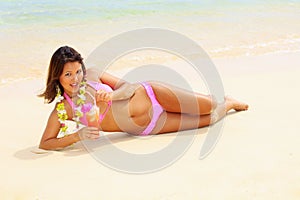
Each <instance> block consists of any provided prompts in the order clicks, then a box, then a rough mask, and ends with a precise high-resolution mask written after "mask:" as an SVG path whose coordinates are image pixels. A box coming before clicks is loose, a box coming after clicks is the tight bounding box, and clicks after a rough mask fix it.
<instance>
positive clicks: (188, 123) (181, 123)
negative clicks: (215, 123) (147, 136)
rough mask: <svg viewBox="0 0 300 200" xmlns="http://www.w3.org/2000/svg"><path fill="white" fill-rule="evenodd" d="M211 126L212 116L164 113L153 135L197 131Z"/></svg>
mask: <svg viewBox="0 0 300 200" xmlns="http://www.w3.org/2000/svg"><path fill="white" fill-rule="evenodd" d="M209 124H210V115H201V116H200V115H189V114H179V113H170V112H164V113H163V114H162V115H161V117H160V118H159V120H158V122H157V125H156V127H155V128H154V130H153V131H152V132H153V133H152V134H161V133H169V132H176V131H181V130H189V129H197V128H200V127H205V126H208V125H209Z"/></svg>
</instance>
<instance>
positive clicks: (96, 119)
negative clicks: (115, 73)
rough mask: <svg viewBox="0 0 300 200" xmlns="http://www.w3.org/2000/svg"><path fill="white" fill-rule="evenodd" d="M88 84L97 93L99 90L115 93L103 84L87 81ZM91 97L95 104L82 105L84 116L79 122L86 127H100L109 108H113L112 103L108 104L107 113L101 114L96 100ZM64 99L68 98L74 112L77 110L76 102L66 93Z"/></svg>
mask: <svg viewBox="0 0 300 200" xmlns="http://www.w3.org/2000/svg"><path fill="white" fill-rule="evenodd" d="M87 84H88V85H89V86H91V87H92V88H94V89H95V90H96V91H98V90H105V91H106V92H112V91H113V89H112V88H111V87H110V86H109V85H106V84H103V83H99V82H94V81H87ZM87 93H88V92H87ZM88 94H89V93H88ZM89 95H90V96H91V98H92V99H93V101H94V103H85V104H84V105H82V107H81V112H82V113H83V116H82V117H80V118H79V120H80V122H81V123H82V124H84V125H85V126H94V127H98V125H99V124H100V123H101V122H102V121H103V119H104V117H105V115H106V113H107V112H108V110H109V108H110V107H111V104H112V102H111V101H109V102H108V103H107V107H106V109H105V111H104V112H103V113H102V114H100V113H99V108H98V107H97V106H96V101H95V98H94V97H93V96H92V95H91V94H89ZM64 97H65V98H66V100H67V102H68V103H69V104H70V105H71V107H72V109H73V110H74V109H75V108H76V106H75V104H74V102H73V101H72V99H71V98H70V97H69V96H68V95H67V94H66V93H64ZM98 113H99V114H98Z"/></svg>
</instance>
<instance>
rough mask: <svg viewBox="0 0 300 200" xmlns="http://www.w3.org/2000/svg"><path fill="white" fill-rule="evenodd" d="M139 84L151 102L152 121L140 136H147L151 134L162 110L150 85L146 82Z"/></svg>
mask: <svg viewBox="0 0 300 200" xmlns="http://www.w3.org/2000/svg"><path fill="white" fill-rule="evenodd" d="M141 84H142V85H143V86H144V88H145V90H146V92H147V95H148V97H149V98H150V100H151V103H152V109H153V115H152V119H151V121H150V123H149V125H148V126H147V128H146V129H145V130H144V131H143V132H142V133H141V134H140V135H149V134H150V133H151V131H152V130H153V129H154V127H155V125H156V122H157V120H158V118H159V116H160V115H161V113H162V112H163V108H162V106H161V105H160V104H159V103H158V101H157V100H156V97H155V94H154V92H153V89H152V87H151V85H150V84H149V83H147V82H142V83H141Z"/></svg>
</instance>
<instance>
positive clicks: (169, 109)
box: [39, 46, 248, 150]
mask: <svg viewBox="0 0 300 200" xmlns="http://www.w3.org/2000/svg"><path fill="white" fill-rule="evenodd" d="M82 60H83V58H82V57H81V55H80V54H79V53H78V52H77V51H75V50H74V49H73V48H71V47H68V46H64V47H60V48H59V49H58V50H56V52H55V53H54V54H53V56H52V58H51V61H50V66H49V71H48V78H47V85H46V89H45V91H44V92H43V93H42V94H40V95H39V96H40V97H44V99H45V101H46V102H47V103H51V102H52V101H53V100H54V99H55V98H56V99H57V103H56V105H55V108H54V109H53V111H52V112H51V114H50V116H49V119H48V123H47V126H46V128H45V131H44V134H43V136H42V138H41V141H40V148H42V149H47V150H55V149H61V148H64V147H67V146H69V145H71V144H73V143H75V142H78V141H80V140H86V139H90V140H93V139H97V138H99V131H106V132H127V133H129V134H133V135H149V134H160V133H168V132H175V131H180V130H188V129H196V128H200V127H205V126H208V125H210V124H213V123H215V122H217V121H218V120H220V119H221V118H222V117H224V116H225V115H226V113H227V112H228V111H229V110H231V109H234V110H236V111H243V110H247V109H248V105H247V104H245V103H242V102H240V101H237V100H235V99H232V98H229V97H225V99H224V102H223V103H222V104H217V103H216V101H215V100H214V98H212V97H211V96H207V95H203V94H198V93H192V92H188V91H185V90H182V89H179V88H177V87H174V86H170V85H167V84H164V83H160V82H153V81H151V82H142V83H135V84H130V83H127V82H126V81H123V80H121V79H119V78H117V77H114V76H112V75H110V74H108V73H105V72H104V73H102V72H99V71H97V70H96V69H86V68H85V66H84V63H83V61H82ZM99 108H100V109H99ZM66 120H72V121H75V122H76V123H77V125H79V124H83V125H85V126H84V127H83V128H80V129H78V131H77V132H75V133H73V134H65V136H64V137H61V138H58V137H57V136H58V134H59V132H62V133H66V132H67V129H68V127H67V125H66Z"/></svg>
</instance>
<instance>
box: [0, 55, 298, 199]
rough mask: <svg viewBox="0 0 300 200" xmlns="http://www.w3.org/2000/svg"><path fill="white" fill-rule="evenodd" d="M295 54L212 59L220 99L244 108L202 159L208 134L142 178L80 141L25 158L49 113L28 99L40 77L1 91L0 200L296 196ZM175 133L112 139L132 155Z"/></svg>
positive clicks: (38, 102)
mask: <svg viewBox="0 0 300 200" xmlns="http://www.w3.org/2000/svg"><path fill="white" fill-rule="evenodd" d="M299 58H300V54H299V53H295V54H292V53H289V54H281V55H280V54H276V55H265V56H256V57H245V58H237V59H217V60H214V62H215V64H216V66H217V68H218V69H219V72H220V74H221V77H222V80H223V83H224V87H225V91H226V93H227V94H230V95H232V96H234V97H236V98H239V99H241V100H243V101H245V102H247V103H249V105H250V110H249V111H247V112H240V113H237V114H232V115H229V116H227V117H226V120H225V124H224V127H223V132H222V136H221V138H220V140H219V142H218V143H217V145H216V147H215V149H214V150H213V151H212V153H211V154H209V156H208V157H206V158H205V159H204V160H199V159H198V157H199V153H200V149H201V146H202V143H203V142H204V141H205V138H206V136H207V134H206V133H205V132H206V131H207V128H204V129H200V130H199V133H198V134H197V135H196V138H195V141H194V142H193V144H192V145H191V147H190V148H189V149H188V151H187V152H186V153H185V154H184V156H183V157H182V158H180V159H179V160H178V161H177V162H175V163H174V164H173V165H171V166H169V167H167V168H165V169H162V170H160V171H158V172H155V173H150V174H142V175H132V174H126V173H121V172H117V171H114V170H112V169H110V168H107V167H105V166H103V165H102V164H100V163H98V162H97V161H96V160H95V159H94V158H93V157H92V156H91V155H90V154H89V153H88V152H87V151H86V150H84V148H82V146H81V145H80V144H77V145H75V147H74V148H72V149H66V150H64V151H52V152H47V153H44V154H34V153H32V152H31V151H32V150H34V149H36V148H37V145H38V143H39V140H40V137H41V134H42V131H43V129H44V127H45V124H46V121H47V118H48V114H49V112H50V110H51V109H52V107H53V105H44V104H43V100H42V99H39V98H37V97H36V96H35V94H36V93H37V91H38V89H40V88H41V87H42V85H43V81H42V80H33V81H23V82H19V83H15V84H12V85H7V86H5V87H1V88H0V96H1V105H2V115H1V130H2V134H1V140H0V157H1V165H0V169H1V170H0V177H1V178H0V196H1V197H0V198H1V199H42V200H46V199H55V200H59V199H62V200H65V199H89V200H92V199H172V200H173V199H200V198H201V199H230V200H232V199H299V198H300V184H299V180H300V170H299V166H300V145H299V144H300V137H299V133H300V128H299V125H298V124H299V117H298V114H299V113H300V108H299V105H298V104H299V102H300V95H299V91H300V84H299V76H300V68H299V66H300V59H299ZM186 133H187V135H188V133H189V131H187V132H186ZM175 136H176V134H166V135H159V136H155V137H151V138H150V139H145V140H143V139H138V138H134V137H131V136H127V135H126V134H118V133H116V135H114V138H115V140H114V141H115V145H116V146H118V147H120V148H125V149H126V148H127V150H128V151H130V152H135V153H139V150H140V152H147V151H148V152H151V150H157V149H159V148H162V147H164V146H165V145H166V144H167V143H168V142H169V141H171V140H172V139H173V138H174V137H175ZM118 137H120V139H118ZM181 137H184V136H181ZM160 145H161V147H160ZM99 148H102V147H99ZM103 148H105V146H104V147H103Z"/></svg>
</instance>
